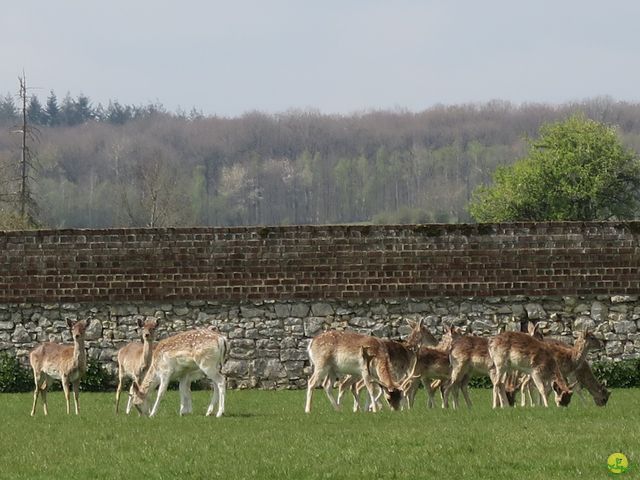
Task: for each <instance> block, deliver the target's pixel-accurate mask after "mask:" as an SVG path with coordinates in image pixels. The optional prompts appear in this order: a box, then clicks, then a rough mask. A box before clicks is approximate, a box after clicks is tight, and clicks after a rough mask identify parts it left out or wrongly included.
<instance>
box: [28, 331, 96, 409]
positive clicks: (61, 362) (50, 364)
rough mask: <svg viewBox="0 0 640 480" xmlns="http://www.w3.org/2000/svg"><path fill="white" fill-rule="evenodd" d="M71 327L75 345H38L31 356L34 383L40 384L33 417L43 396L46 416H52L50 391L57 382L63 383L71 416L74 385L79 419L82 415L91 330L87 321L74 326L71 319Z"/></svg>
mask: <svg viewBox="0 0 640 480" xmlns="http://www.w3.org/2000/svg"><path fill="white" fill-rule="evenodd" d="M67 326H68V327H69V330H71V337H72V338H73V345H60V344H58V343H54V342H45V343H41V344H40V345H38V346H37V347H36V348H34V349H33V350H32V351H31V353H30V354H29V363H30V364H31V368H32V369H33V380H34V381H35V384H36V388H35V390H34V392H33V407H32V408H31V416H33V415H35V414H36V404H37V403H38V395H39V394H42V408H43V410H44V414H45V415H48V414H49V409H48V406H47V388H48V386H49V384H50V383H51V382H52V381H53V380H54V379H56V380H60V381H61V382H62V389H63V390H64V398H65V400H66V402H67V415H69V413H70V405H69V386H70V385H73V401H74V404H75V407H76V415H78V414H79V413H80V410H79V406H78V392H79V389H80V380H82V377H84V375H85V373H86V372H87V354H86V352H85V349H84V335H85V331H86V329H87V322H86V321H85V320H81V321H78V322H73V321H71V320H70V319H67Z"/></svg>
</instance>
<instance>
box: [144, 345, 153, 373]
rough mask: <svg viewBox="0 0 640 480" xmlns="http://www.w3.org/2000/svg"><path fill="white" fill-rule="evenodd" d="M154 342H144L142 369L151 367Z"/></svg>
mask: <svg viewBox="0 0 640 480" xmlns="http://www.w3.org/2000/svg"><path fill="white" fill-rule="evenodd" d="M152 343H153V340H147V339H143V340H142V367H143V368H144V369H146V368H148V367H149V365H151V356H152V355H153V345H152Z"/></svg>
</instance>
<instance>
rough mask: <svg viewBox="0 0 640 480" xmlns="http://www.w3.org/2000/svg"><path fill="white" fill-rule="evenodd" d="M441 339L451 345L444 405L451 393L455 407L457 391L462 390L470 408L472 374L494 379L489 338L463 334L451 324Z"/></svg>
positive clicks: (447, 402) (454, 406) (447, 404)
mask: <svg viewBox="0 0 640 480" xmlns="http://www.w3.org/2000/svg"><path fill="white" fill-rule="evenodd" d="M443 341H446V342H448V343H449V344H450V345H451V347H450V351H449V361H450V363H451V377H450V379H449V382H448V383H447V385H446V386H445V388H444V399H443V404H444V407H445V408H446V407H448V406H449V395H451V394H452V393H453V397H452V399H453V408H457V407H458V391H460V390H462V395H463V397H464V399H465V402H466V404H467V407H469V408H471V407H472V405H473V404H472V402H471V398H470V397H469V391H468V383H469V380H470V379H471V378H472V377H474V376H484V375H488V376H489V378H490V379H491V381H492V382H493V381H494V380H495V373H496V369H495V366H494V364H493V360H492V359H491V356H490V355H489V339H488V338H486V337H479V336H476V335H464V334H463V333H462V332H461V331H460V329H458V328H456V327H453V326H451V327H449V329H447V330H446V331H445V335H444V337H443Z"/></svg>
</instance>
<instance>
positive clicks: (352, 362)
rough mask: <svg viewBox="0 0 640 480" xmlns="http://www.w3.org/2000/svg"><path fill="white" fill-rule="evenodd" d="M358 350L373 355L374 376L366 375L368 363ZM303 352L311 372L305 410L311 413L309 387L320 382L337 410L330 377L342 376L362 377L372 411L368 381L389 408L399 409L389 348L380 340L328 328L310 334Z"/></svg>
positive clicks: (370, 390)
mask: <svg viewBox="0 0 640 480" xmlns="http://www.w3.org/2000/svg"><path fill="white" fill-rule="evenodd" d="M362 350H366V352H367V356H368V357H373V359H372V361H371V363H372V366H373V368H372V373H374V374H375V375H376V377H377V378H373V377H372V375H370V374H369V369H368V362H367V361H366V360H365V358H364V357H363V355H362V353H361V352H362ZM307 352H308V353H309V361H310V362H311V365H312V366H313V373H312V375H311V377H310V378H309V381H308V384H307V401H306V404H305V412H306V413H310V412H311V401H312V397H313V390H314V389H315V387H316V386H318V385H321V384H322V386H323V387H324V390H325V392H326V394H327V398H328V399H329V401H330V402H331V405H332V406H333V407H334V408H335V409H336V410H339V408H340V406H339V405H338V403H337V402H336V400H335V398H334V397H333V393H332V391H333V381H331V380H333V379H335V378H338V377H341V376H342V375H352V376H354V377H355V378H358V379H360V378H362V380H363V381H364V385H365V388H366V389H367V392H368V393H369V399H370V402H371V408H372V410H373V411H374V412H375V411H377V405H376V399H375V395H374V391H373V386H372V383H377V384H378V385H380V387H382V390H383V391H384V394H385V398H386V400H387V402H388V403H389V406H390V407H391V409H392V410H398V409H399V408H400V402H401V401H402V398H403V392H402V390H401V389H400V386H399V385H398V383H396V381H395V380H394V378H393V375H392V366H391V359H390V357H389V350H388V348H387V346H386V345H385V343H384V342H383V341H382V340H380V339H378V338H375V337H372V336H369V335H363V334H360V333H356V332H351V331H336V330H332V331H328V332H324V333H321V334H320V335H317V336H316V337H314V338H313V339H312V340H311V342H310V343H309V346H308V347H307Z"/></svg>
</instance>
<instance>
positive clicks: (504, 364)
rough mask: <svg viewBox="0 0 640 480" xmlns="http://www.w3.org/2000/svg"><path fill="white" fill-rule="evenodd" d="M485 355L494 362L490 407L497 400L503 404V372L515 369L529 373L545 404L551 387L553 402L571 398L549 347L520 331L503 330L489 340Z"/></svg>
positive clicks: (561, 401)
mask: <svg viewBox="0 0 640 480" xmlns="http://www.w3.org/2000/svg"><path fill="white" fill-rule="evenodd" d="M489 355H490V358H491V359H492V360H493V363H494V366H495V373H494V374H493V377H492V381H493V407H494V408H496V407H497V406H498V403H499V404H500V406H502V407H505V406H507V405H508V400H507V397H506V393H505V381H506V377H507V374H508V373H509V372H511V371H512V370H519V371H521V372H524V373H528V374H530V375H531V379H532V380H533V382H534V384H535V386H536V388H537V389H538V392H539V393H540V396H541V398H542V402H543V404H544V406H545V407H548V402H547V395H548V393H549V391H550V390H551V388H552V387H553V390H554V392H555V395H556V397H555V400H556V405H558V406H567V405H568V404H569V402H570V401H571V394H572V392H571V389H570V388H569V387H568V386H567V384H566V382H565V380H564V377H563V375H562V372H561V371H560V368H559V366H558V363H557V362H556V359H555V356H554V354H553V351H552V349H551V348H549V347H548V345H546V344H545V342H542V341H540V340H537V339H536V338H534V337H532V336H530V335H529V334H527V333H524V332H503V333H500V334H498V335H496V336H495V337H493V338H491V339H490V340H489Z"/></svg>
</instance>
